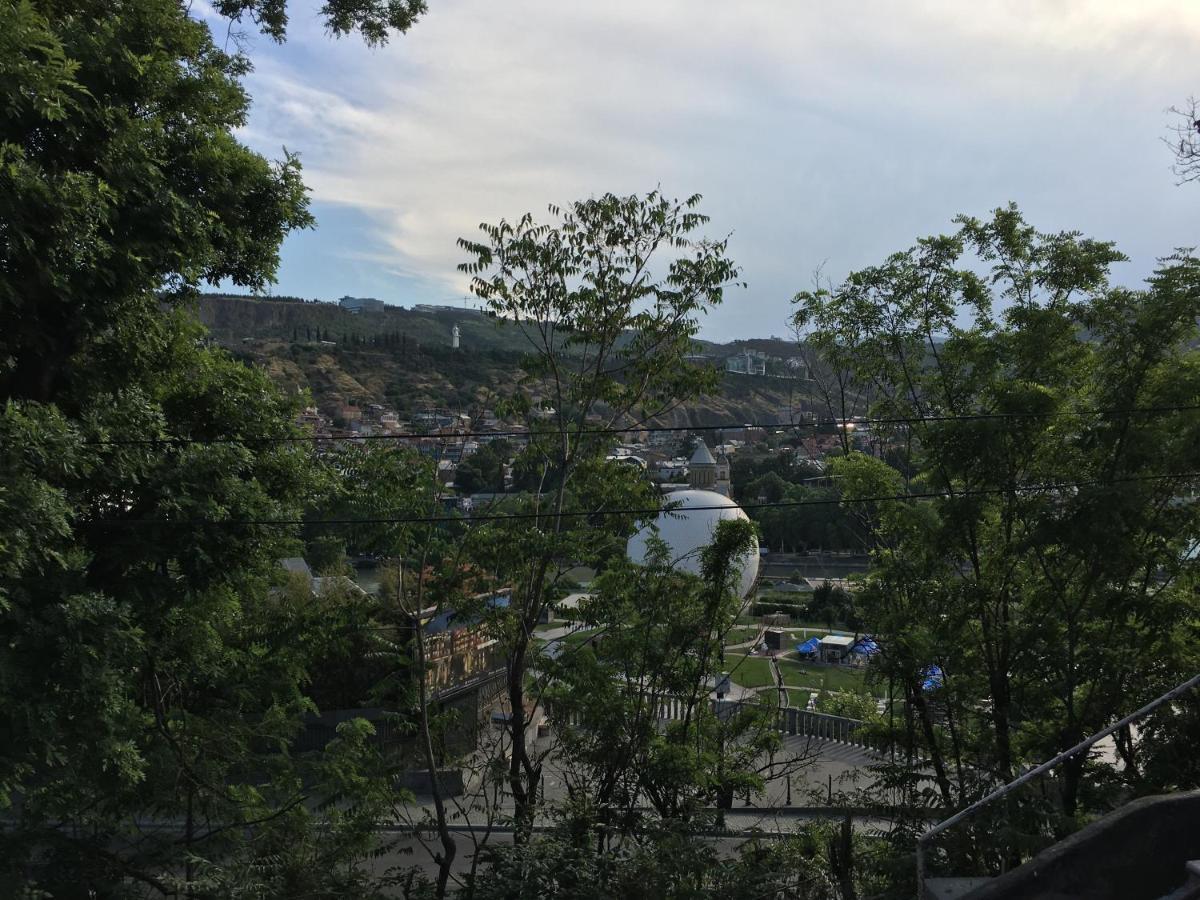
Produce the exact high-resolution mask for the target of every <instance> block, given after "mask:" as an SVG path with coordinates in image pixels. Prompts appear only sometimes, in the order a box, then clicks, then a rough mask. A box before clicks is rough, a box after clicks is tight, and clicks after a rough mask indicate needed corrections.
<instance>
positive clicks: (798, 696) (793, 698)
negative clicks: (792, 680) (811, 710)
mask: <svg viewBox="0 0 1200 900" xmlns="http://www.w3.org/2000/svg"><path fill="white" fill-rule="evenodd" d="M787 694H788V705H789V706H791V707H792V708H793V709H806V708H807V707H808V698H809V697H810V696H812V695H811V694H810V693H809V692H808V691H798V690H796V689H794V688H789V689H788V692H787Z"/></svg>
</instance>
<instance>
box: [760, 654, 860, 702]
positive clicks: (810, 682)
mask: <svg viewBox="0 0 1200 900" xmlns="http://www.w3.org/2000/svg"><path fill="white" fill-rule="evenodd" d="M779 671H780V674H782V675H783V683H784V684H785V685H795V686H797V687H808V688H819V689H820V690H822V691H845V692H848V693H852V694H866V693H874V694H875V695H877V696H882V694H881V691H880V689H879V688H878V687H876V688H875V689H874V690H872V689H870V688H868V687H867V670H866V669H860V668H849V667H847V666H833V665H816V664H814V663H805V662H800V661H798V660H794V659H781V660H780V661H779Z"/></svg>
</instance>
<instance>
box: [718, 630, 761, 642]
mask: <svg viewBox="0 0 1200 900" xmlns="http://www.w3.org/2000/svg"><path fill="white" fill-rule="evenodd" d="M756 634H758V628H757V627H756V626H753V625H750V626H743V625H739V626H737V627H736V628H730V629H729V631H728V632H727V633H726V635H725V643H726V645H728V644H744V643H745V642H746V641H750V640H753V639H754V636H755V635H756Z"/></svg>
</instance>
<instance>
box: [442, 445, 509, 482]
mask: <svg viewBox="0 0 1200 900" xmlns="http://www.w3.org/2000/svg"><path fill="white" fill-rule="evenodd" d="M454 486H455V487H456V488H457V489H458V490H459V491H460V492H462V493H463V494H477V493H479V492H480V491H490V492H492V493H497V494H499V493H503V492H504V460H503V459H502V458H501V457H500V456H499V455H497V453H496V451H495V450H493V449H492V447H491V446H490V445H489V444H484V445H482V446H481V447H480V448H479V449H478V450H476V451H475V452H474V453H472V454H471V455H470V456H468V457H467V458H466V459H464V460H463V461H462V462H460V463H459V464H458V468H457V469H456V470H455V472H454Z"/></svg>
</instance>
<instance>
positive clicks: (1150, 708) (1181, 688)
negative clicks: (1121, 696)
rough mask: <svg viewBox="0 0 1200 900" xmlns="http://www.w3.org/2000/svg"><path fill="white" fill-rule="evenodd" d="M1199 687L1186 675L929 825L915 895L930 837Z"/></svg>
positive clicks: (1198, 678)
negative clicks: (1072, 744)
mask: <svg viewBox="0 0 1200 900" xmlns="http://www.w3.org/2000/svg"><path fill="white" fill-rule="evenodd" d="M1198 686H1200V675H1195V676H1193V677H1191V678H1189V679H1188V680H1187V681H1185V682H1183V683H1182V684H1179V685H1176V686H1175V687H1173V688H1171V690H1169V691H1167V692H1166V693H1165V694H1163V695H1162V696H1161V697H1158V698H1157V699H1155V700H1151V701H1150V702H1149V703H1147V704H1146V705H1145V706H1143V707H1142V708H1141V709H1139V710H1137V711H1136V712H1132V713H1130V714H1129V715H1127V716H1126V717H1125V718H1123V719H1121V720H1119V721H1117V722H1114V723H1113V724H1112V725H1109V726H1108V727H1107V728H1105V729H1103V730H1102V731H1097V732H1096V733H1095V734H1093V735H1092V736H1091V737H1087V738H1084V739H1083V740H1082V741H1080V742H1079V743H1078V744H1076V745H1075V746H1074V747H1072V748H1071V749H1069V750H1064V751H1063V752H1062V753H1060V754H1058V756H1056V757H1054V758H1053V759H1050V760H1047V761H1046V762H1044V763H1042V764H1041V765H1040V766H1037V767H1036V768H1033V769H1030V770H1029V771H1028V772H1026V773H1025V774H1024V775H1021V776H1020V777H1018V778H1015V779H1013V780H1012V781H1010V782H1009V783H1008V784H1006V785H1004V786H1002V787H999V788H997V789H996V790H994V791H992V792H991V793H990V794H988V795H987V796H986V797H984V798H982V799H980V800H976V801H975V802H974V803H972V804H971V805H970V806H968V807H966V808H965V809H962V810H960V811H959V812H957V813H955V814H954V815H953V816H951V817H950V818H948V819H946V820H945V821H943V822H939V823H938V824H937V825H934V826H933V827H932V828H930V829H929V830H928V831H926V832H925V833H924V834H923V835H921V836H920V837H919V838H917V897H918V898H919V900H924V897H925V848H926V845H927V844H928V843H929V842H930V841H931V840H933V839H934V838H935V837H937V836H938V835H939V834H941V833H942V832H944V831H946V830H947V829H949V828H953V827H954V826H955V825H957V824H958V823H959V822H962V821H963V820H964V819H968V818H970V817H971V816H973V815H974V814H975V813H977V812H979V810H981V809H983V808H984V807H985V806H987V805H989V804H991V803H993V802H995V801H996V800H999V799H1000V798H1001V797H1005V796H1007V795H1008V794H1010V793H1012V792H1013V791H1014V790H1016V789H1017V788H1019V787H1021V786H1022V785H1024V784H1028V783H1029V782H1030V781H1032V780H1033V779H1035V778H1037V777H1038V776H1039V775H1042V774H1044V773H1046V772H1048V771H1049V770H1050V769H1052V768H1054V767H1055V766H1057V765H1058V764H1059V763H1061V762H1065V761H1066V760H1068V759H1070V758H1071V757H1073V756H1077V755H1079V754H1080V753H1083V752H1084V751H1086V750H1089V749H1091V747H1092V746H1093V745H1095V744H1096V743H1097V742H1098V741H1100V740H1103V739H1104V738H1106V737H1108V736H1109V735H1110V734H1112V733H1113V732H1114V731H1118V730H1120V729H1121V728H1124V727H1125V726H1126V725H1130V724H1132V723H1133V722H1136V721H1137V720H1138V719H1140V718H1142V717H1143V716H1145V715H1148V714H1149V713H1152V712H1154V710H1156V709H1158V708H1159V707H1160V706H1162V705H1163V704H1166V703H1170V702H1171V701H1172V700H1174V699H1176V698H1177V697H1179V696H1181V695H1182V694H1186V693H1187V692H1188V691H1190V690H1192V689H1193V688H1195V687H1198Z"/></svg>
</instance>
